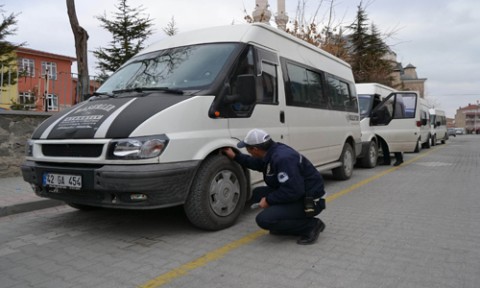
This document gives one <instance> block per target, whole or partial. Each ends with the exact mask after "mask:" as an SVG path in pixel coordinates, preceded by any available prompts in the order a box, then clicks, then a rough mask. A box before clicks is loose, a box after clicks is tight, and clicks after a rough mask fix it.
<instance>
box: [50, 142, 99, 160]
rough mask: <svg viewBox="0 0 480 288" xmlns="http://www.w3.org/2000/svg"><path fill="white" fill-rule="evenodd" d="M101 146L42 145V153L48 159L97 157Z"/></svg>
mask: <svg viewBox="0 0 480 288" xmlns="http://www.w3.org/2000/svg"><path fill="white" fill-rule="evenodd" d="M102 149H103V144H43V145H42V153H43V155H45V156H50V157H99V156H100V155H102Z"/></svg>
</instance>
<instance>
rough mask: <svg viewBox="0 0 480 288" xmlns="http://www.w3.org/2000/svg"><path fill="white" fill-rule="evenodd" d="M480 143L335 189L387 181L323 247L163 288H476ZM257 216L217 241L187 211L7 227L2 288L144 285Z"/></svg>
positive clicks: (339, 218) (344, 203) (248, 247)
mask: <svg viewBox="0 0 480 288" xmlns="http://www.w3.org/2000/svg"><path fill="white" fill-rule="evenodd" d="M473 137H475V136H469V137H457V139H455V140H452V141H449V144H448V145H441V146H440V147H439V148H438V149H437V148H436V147H435V148H433V149H430V150H426V151H428V152H425V151H422V153H421V154H420V155H419V154H407V155H405V160H406V163H405V165H402V166H400V167H399V168H398V169H393V168H391V167H385V166H381V167H377V168H375V169H358V170H356V171H355V174H354V177H353V178H352V179H351V180H349V181H339V182H338V181H331V180H330V179H327V181H326V182H327V183H326V187H327V191H328V193H330V194H332V193H341V191H345V190H346V189H347V190H348V189H349V188H350V187H352V186H354V185H356V184H358V183H362V181H364V179H366V178H368V177H372V176H373V175H377V174H379V173H384V175H383V176H382V177H380V178H377V179H376V180H374V181H371V182H368V183H364V184H362V185H359V186H358V187H356V188H354V189H352V190H351V192H349V193H345V194H343V195H342V196H341V197H338V198H336V199H335V200H334V201H331V202H329V203H328V205H327V210H326V211H325V212H323V213H322V214H321V218H322V219H323V220H324V221H325V222H326V223H327V228H326V230H325V231H324V232H323V233H322V234H321V236H320V238H319V240H318V242H317V243H316V244H315V245H312V246H300V245H296V244H295V238H293V237H276V236H272V235H264V236H261V237H259V238H257V239H256V240H255V241H252V242H249V243H248V244H245V245H243V246H240V247H238V248H236V249H233V250H231V251H229V252H228V253H227V254H225V255H223V256H222V257H219V258H218V259H216V260H215V261H211V262H208V263H206V264H205V265H202V266H197V267H194V268H195V269H192V270H190V271H189V272H188V273H185V274H182V275H179V276H178V277H175V278H174V279H172V281H170V282H168V283H167V284H166V285H164V286H162V287H172V288H173V287H219V288H220V287H229V288H236V287H238V288H243V287H249V288H262V287H280V288H287V287H288V288H290V287H306V288H307V287H308V288H310V287H321V288H338V287H345V288H346V287H354V288H358V287H359V288H362V287H369V288H370V287H399V288H407V287H412V288H413V287H415V288H417V287H425V288H426V287H447V288H448V287H452V288H453V287H455V288H456V287H465V288H476V287H478V286H479V285H478V284H479V283H480V274H479V273H478V271H480V244H479V243H480V204H479V203H480V193H478V187H479V186H480V178H479V177H478V167H479V166H480V165H479V163H480V154H479V153H478V147H479V146H478V145H479V144H480V143H479V142H480V141H474V140H477V139H478V140H480V137H479V138H473ZM417 157H418V159H416V158H417ZM412 160H415V161H412ZM390 169H393V170H391V171H390ZM388 171H390V172H389V173H385V172H388ZM0 183H1V182H0ZM22 185H23V184H22ZM13 186H15V185H13ZM27 186H28V185H27ZM2 187H3V186H2ZM28 188H29V187H28ZM0 189H2V188H0ZM20 189H21V188H20ZM28 191H29V190H28ZM15 193H17V192H15ZM18 193H21V192H18ZM15 195H19V194H15ZM255 214H256V212H255V211H246V213H244V214H242V217H241V219H240V220H239V222H238V223H237V224H236V225H235V226H233V227H231V228H229V229H225V230H222V231H217V232H205V231H199V230H197V229H195V228H193V227H191V225H189V224H188V221H187V220H186V218H185V216H184V215H182V214H181V213H179V212H178V211H176V210H169V211H164V210H162V211H156V212H153V211H150V212H146V211H115V210H113V211H112V210H110V211H102V210H99V211H95V212H93V213H81V212H79V211H75V210H74V209H71V208H69V207H67V206H61V207H59V208H57V209H55V210H53V209H45V210H43V211H39V212H38V213H25V214H23V215H14V216H12V217H6V218H8V219H6V218H3V220H2V219H1V218H0V275H2V283H1V285H0V286H2V287H9V288H10V287H29V286H30V287H72V288H74V287H138V286H139V285H142V284H143V283H145V282H147V281H149V280H151V279H154V278H156V277H158V276H159V275H162V274H164V273H168V272H170V271H173V270H174V269H176V268H178V267H181V266H182V265H189V264H190V265H191V263H194V261H195V260H196V259H199V257H202V256H203V255H206V254H208V253H210V252H211V251H214V250H215V249H218V248H220V247H225V246H228V245H230V244H231V243H232V242H234V241H236V240H238V239H240V238H242V237H244V236H246V235H250V234H252V233H255V232H256V231H258V227H256V225H255V223H254V218H255Z"/></svg>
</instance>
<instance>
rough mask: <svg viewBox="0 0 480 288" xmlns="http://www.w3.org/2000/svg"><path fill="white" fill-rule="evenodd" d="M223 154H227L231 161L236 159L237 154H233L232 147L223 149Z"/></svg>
mask: <svg viewBox="0 0 480 288" xmlns="http://www.w3.org/2000/svg"><path fill="white" fill-rule="evenodd" d="M222 152H223V154H225V156H227V157H228V158H230V159H233V158H235V152H233V150H232V148H230V147H227V148H223V150H222Z"/></svg>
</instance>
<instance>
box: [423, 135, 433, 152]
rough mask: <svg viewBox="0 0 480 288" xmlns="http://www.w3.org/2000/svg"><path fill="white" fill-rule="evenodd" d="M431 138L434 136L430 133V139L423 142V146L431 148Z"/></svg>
mask: <svg viewBox="0 0 480 288" xmlns="http://www.w3.org/2000/svg"><path fill="white" fill-rule="evenodd" d="M431 138H432V137H431V136H430V135H428V140H427V142H425V143H423V146H422V147H423V148H427V149H429V148H430V140H431Z"/></svg>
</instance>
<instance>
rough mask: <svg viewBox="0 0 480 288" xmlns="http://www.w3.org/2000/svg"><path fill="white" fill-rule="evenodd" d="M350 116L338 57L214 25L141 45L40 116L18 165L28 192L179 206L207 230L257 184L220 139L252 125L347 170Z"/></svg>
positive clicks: (83, 204) (351, 160)
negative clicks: (82, 95) (102, 78)
mask: <svg viewBox="0 0 480 288" xmlns="http://www.w3.org/2000/svg"><path fill="white" fill-rule="evenodd" d="M359 122H360V119H359V114H358V103H357V98H356V93H355V84H354V79H353V73H352V70H351V67H350V66H349V65H348V64H347V63H346V62H344V61H342V60H340V59H338V58H335V57H334V56H332V55H331V54H328V53H326V52H324V51H323V50H321V49H319V48H317V47H315V46H313V45H310V44H308V43H307V42H305V41H303V40H299V39H298V38H296V37H293V36H291V35H289V34H287V33H285V32H283V31H281V30H279V29H276V28H273V27H271V26H269V25H265V24H258V23H255V24H245V25H229V26H224V27H214V28H208V29H203V30H197V31H191V32H186V33H182V34H178V35H175V36H172V37H168V38H166V39H164V40H162V41H160V42H158V43H156V44H154V45H152V46H150V47H148V48H147V49H145V50H144V51H142V52H140V53H139V54H137V55H135V56H134V57H132V58H131V59H130V60H128V61H127V62H126V63H125V64H124V65H122V67H120V69H118V71H117V72H115V73H114V74H113V75H112V76H110V78H109V79H108V80H107V81H106V82H105V83H104V84H103V85H102V86H101V87H100V88H99V89H98V90H97V92H96V93H95V96H94V97H91V98H90V99H89V100H88V101H84V102H82V103H79V104H78V105H76V106H74V107H72V108H71V109H69V110H65V111H62V112H59V113H57V114H55V115H53V116H52V117H50V118H48V119H47V120H46V121H45V122H43V123H42V124H41V125H39V127H37V129H36V130H35V131H34V133H33V135H32V137H31V139H30V140H29V142H28V149H27V155H26V161H25V162H24V163H23V165H22V174H23V178H24V179H25V181H27V182H29V183H31V184H32V186H33V187H34V191H35V193H36V194H37V195H39V196H42V197H47V198H52V199H58V200H63V201H65V202H66V203H67V204H69V205H70V206H72V207H75V208H78V209H81V210H88V209H91V208H92V207H108V208H123V209H154V208H163V207H169V206H176V205H183V207H184V210H185V213H186V215H187V217H188V219H189V220H190V221H191V223H193V224H194V225H195V226H197V227H200V228H203V229H208V230H218V229H223V228H225V227H228V226H230V225H232V224H234V222H235V221H236V220H237V219H238V217H239V215H240V213H241V211H243V208H244V206H245V202H246V200H247V199H248V198H249V197H250V196H251V188H250V187H251V186H250V185H251V184H253V183H258V182H260V181H262V174H260V173H251V172H250V171H248V170H247V169H244V168H243V167H241V166H239V165H238V164H236V163H235V162H233V161H231V160H230V159H229V158H228V157H226V156H225V155H223V154H222V153H221V151H222V149H223V148H224V147H232V148H234V149H236V144H237V143H238V141H239V139H243V137H245V135H246V134H247V132H248V131H249V130H250V129H252V128H262V129H265V130H266V131H268V132H269V133H270V135H271V136H272V138H273V139H274V140H275V141H279V142H283V143H285V144H287V145H290V146H292V147H293V148H295V149H296V150H298V151H299V152H300V153H302V154H304V155H305V156H306V157H307V158H308V159H310V160H311V162H312V163H313V164H314V165H315V166H317V167H318V169H319V170H321V171H325V170H332V173H333V176H334V178H337V179H348V178H350V177H351V175H352V173H353V166H354V164H355V160H356V157H357V155H358V153H360V145H361V141H360V125H359ZM242 152H244V153H246V151H245V150H243V151H242Z"/></svg>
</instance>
